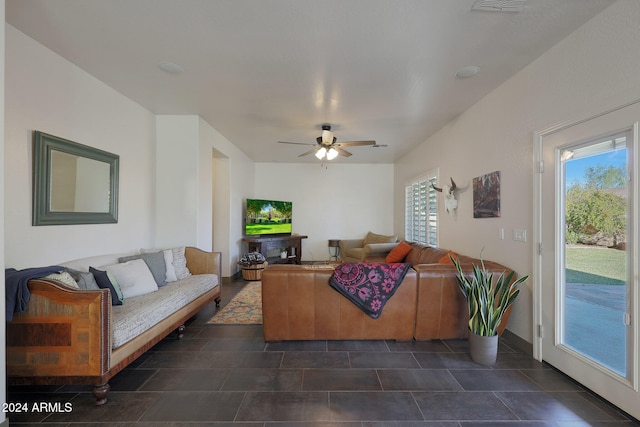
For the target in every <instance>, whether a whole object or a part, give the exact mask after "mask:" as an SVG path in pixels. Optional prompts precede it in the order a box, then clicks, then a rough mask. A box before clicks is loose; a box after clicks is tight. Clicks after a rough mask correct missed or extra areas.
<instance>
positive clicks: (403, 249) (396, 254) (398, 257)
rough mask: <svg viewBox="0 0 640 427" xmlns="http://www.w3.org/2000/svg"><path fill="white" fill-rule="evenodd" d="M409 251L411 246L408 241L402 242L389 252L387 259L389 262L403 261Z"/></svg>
mask: <svg viewBox="0 0 640 427" xmlns="http://www.w3.org/2000/svg"><path fill="white" fill-rule="evenodd" d="M409 252H411V246H410V245H409V244H408V243H407V242H400V243H399V244H398V245H397V246H396V247H395V248H393V249H392V250H391V252H389V254H388V255H387V258H386V259H385V261H386V262H387V263H388V264H392V263H394V262H402V261H403V260H404V257H406V256H407V254H408V253H409Z"/></svg>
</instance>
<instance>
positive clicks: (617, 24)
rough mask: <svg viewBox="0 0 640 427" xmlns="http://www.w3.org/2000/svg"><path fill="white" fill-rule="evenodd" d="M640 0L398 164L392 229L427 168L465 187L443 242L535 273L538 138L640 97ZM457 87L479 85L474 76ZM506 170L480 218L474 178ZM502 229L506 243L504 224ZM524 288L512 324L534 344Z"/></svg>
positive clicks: (604, 16) (607, 15)
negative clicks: (516, 234)
mask: <svg viewBox="0 0 640 427" xmlns="http://www.w3.org/2000/svg"><path fill="white" fill-rule="evenodd" d="M638 22H640V2H637V1H635V0H619V1H618V2H616V3H614V4H613V5H612V6H610V7H609V8H607V9H606V10H605V11H603V12H602V13H601V14H600V15H598V16H596V17H595V18H594V19H592V20H591V21H590V22H588V23H586V24H585V25H584V26H583V27H581V28H580V29H578V30H577V31H575V32H574V33H573V34H571V35H570V36H569V37H567V38H566V39H565V40H564V41H562V42H561V43H559V44H558V45H557V46H555V47H554V48H553V49H551V50H550V51H548V52H547V53H545V54H544V55H542V56H541V57H540V58H538V59H537V60H536V61H535V62H533V63H532V64H530V65H529V66H528V67H526V68H525V69H524V70H522V71H521V72H520V73H518V74H517V75H516V76H514V77H513V78H511V79H510V80H509V81H507V82H506V83H504V84H503V85H502V86H500V87H499V88H498V89H496V90H495V91H494V92H492V93H491V94H489V95H488V96H486V97H485V98H484V99H482V100H481V101H480V102H478V103H477V104H476V105H474V106H473V107H472V108H470V109H469V110H467V111H466V112H465V113H463V114H462V115H461V116H460V117H458V118H457V119H456V120H454V121H453V122H451V123H450V124H449V125H447V126H446V127H444V128H443V129H441V130H440V131H439V132H438V133H437V134H435V135H434V136H432V137H431V138H429V139H428V140H427V141H425V142H424V143H423V144H421V145H420V146H419V147H418V148H416V149H415V150H413V151H411V152H410V153H408V154H407V155H406V156H404V157H403V158H402V159H400V160H399V161H398V162H397V163H396V169H395V171H396V173H395V180H396V185H395V218H396V221H395V229H396V231H397V232H401V230H402V229H403V216H402V213H403V200H404V195H403V192H402V188H403V184H404V182H405V181H406V180H407V179H409V178H410V177H412V176H415V175H418V174H419V173H420V172H423V171H425V170H427V169H431V168H436V167H439V168H440V177H441V179H448V177H449V176H452V177H453V178H454V180H455V181H456V183H457V184H458V185H459V186H460V187H467V186H468V187H467V189H466V190H465V191H461V192H460V193H459V199H460V201H459V205H458V215H457V218H455V219H454V218H451V217H448V216H446V214H444V213H443V212H440V214H441V215H440V218H441V229H440V246H441V247H443V248H448V249H454V250H456V251H459V252H460V253H463V254H466V255H471V256H478V255H479V254H480V250H481V249H482V248H483V247H484V248H485V249H484V252H483V255H484V257H485V258H486V259H491V260H494V261H498V262H500V263H503V264H505V265H507V266H509V267H511V268H513V269H515V270H516V271H517V272H518V273H519V274H521V275H522V274H531V271H532V268H533V267H532V262H533V243H532V242H531V240H530V237H529V241H528V242H527V243H521V242H515V241H513V240H512V232H513V229H514V228H522V229H526V230H527V232H528V235H529V236H531V233H532V230H533V155H532V152H533V134H534V132H535V131H536V130H541V129H544V128H547V127H549V126H551V125H553V124H556V123H560V122H564V121H567V120H571V119H575V118H579V117H583V116H586V115H590V114H595V113H598V112H602V111H605V110H608V109H609V108H611V107H613V106H618V105H622V104H624V103H626V102H629V101H632V100H635V99H638V98H640V77H639V74H638V70H639V69H640V56H639V55H637V53H638V46H640V26H639V25H638ZM460 84H473V80H465V81H461V82H460ZM496 170H499V171H500V172H501V205H502V206H501V211H502V215H501V217H500V218H493V219H474V218H473V214H472V191H471V187H470V184H471V180H472V178H473V177H476V176H480V175H483V174H485V173H488V172H493V171H496ZM500 227H503V228H504V229H505V240H499V239H498V229H499V228H500ZM532 283H533V281H531V280H530V281H529V282H528V283H527V286H526V287H525V288H524V290H523V292H521V296H520V297H519V298H518V300H517V302H516V306H515V310H514V313H513V315H512V317H511V320H510V322H509V325H508V329H509V330H511V331H512V332H514V333H515V334H517V335H519V336H520V337H522V338H524V339H525V340H527V341H529V342H532V336H533V334H532V331H533V325H532V292H531V286H532Z"/></svg>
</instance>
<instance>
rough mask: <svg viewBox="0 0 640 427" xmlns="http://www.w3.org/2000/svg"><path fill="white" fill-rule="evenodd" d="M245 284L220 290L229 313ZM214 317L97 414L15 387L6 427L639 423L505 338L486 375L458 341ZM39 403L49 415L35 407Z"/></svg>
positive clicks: (122, 382) (130, 372) (134, 368)
mask: <svg viewBox="0 0 640 427" xmlns="http://www.w3.org/2000/svg"><path fill="white" fill-rule="evenodd" d="M244 284H245V282H243V281H242V280H240V281H233V282H230V283H225V284H224V286H223V295H222V297H223V305H224V304H226V302H228V301H229V299H230V298H231V297H232V296H233V295H235V293H236V292H237V291H238V290H239V289H240V288H241V287H242V286H244ZM215 311H216V309H215V308H214V307H208V308H206V309H204V310H203V311H202V312H201V313H200V314H199V315H198V316H197V317H196V318H194V319H193V320H192V322H191V323H190V324H189V325H188V327H187V333H186V335H185V337H184V338H183V339H182V340H176V339H175V338H174V337H169V338H167V339H166V340H164V341H162V342H161V343H159V344H158V345H157V346H155V347H154V348H153V349H151V350H150V351H148V352H147V353H146V354H144V355H143V356H142V357H141V358H140V359H138V360H137V361H136V362H134V363H133V364H132V365H131V366H130V367H128V368H127V369H125V370H124V371H123V372H121V373H120V374H118V375H117V376H116V377H115V378H113V380H112V381H111V388H112V391H111V393H110V394H109V401H108V402H107V404H106V405H104V406H102V407H96V406H95V405H94V401H93V398H92V396H91V393H90V387H70V386H67V387H9V390H8V401H9V402H17V403H21V404H26V405H27V408H28V411H27V412H26V413H9V414H7V415H8V418H9V421H10V424H11V425H21V426H32V425H33V426H42V425H45V424H46V425H47V426H52V427H62V426H79V425H90V426H120V427H125V426H142V425H146V426H167V427H169V426H170V427H201V426H217V427H223V426H236V427H238V426H247V427H248V426H250V427H284V426H289V427H293V426H296V427H297V426H300V427H343V426H344V427H347V426H348V427H385V426H394V427H417V426H430V427H440V426H447V427H449V426H451V427H453V426H464V427H472V426H501V427H512V426H518V427H533V426H535V427H547V426H559V427H560V426H566V427H578V426H600V427H604V426H635V425H640V423H637V422H636V421H634V420H630V419H629V418H628V417H626V416H625V415H624V414H623V413H621V412H620V411H618V410H617V409H616V408H614V407H612V406H611V405H609V404H607V403H606V402H604V401H602V400H601V399H599V398H597V397H595V396H594V395H592V394H591V393H589V392H588V391H586V390H584V389H583V388H581V387H580V386H579V385H577V384H576V383H574V382H573V381H571V380H570V379H568V378H566V377H565V376H564V375H562V374H560V373H558V372H557V371H555V370H553V369H551V368H550V367H548V366H546V365H543V364H541V363H538V362H537V361H535V360H533V359H532V358H531V357H530V356H529V355H527V354H525V353H522V352H520V351H518V350H517V349H516V347H515V346H514V345H513V343H509V340H508V339H505V338H504V337H503V339H501V343H500V353H499V355H498V361H497V363H496V364H495V365H494V366H492V367H484V366H481V365H477V364H475V363H473V362H472V361H471V360H470V359H469V357H468V355H467V343H466V341H458V340H451V341H430V342H393V341H313V342H280V343H269V344H266V343H265V342H264V341H263V339H262V329H261V327H260V326H232V325H215V326H214V325H207V324H206V322H207V320H208V319H209V318H210V317H211V316H212V315H213V314H214V313H215ZM510 344H511V345H510ZM34 403H35V404H37V405H40V404H41V403H44V404H45V405H46V406H49V408H43V410H42V411H38V410H34V407H33V404H34ZM56 403H59V406H58V407H57V408H56V407H55V404H56ZM36 408H38V406H36ZM51 409H54V411H53V412H51V411H50V410H51Z"/></svg>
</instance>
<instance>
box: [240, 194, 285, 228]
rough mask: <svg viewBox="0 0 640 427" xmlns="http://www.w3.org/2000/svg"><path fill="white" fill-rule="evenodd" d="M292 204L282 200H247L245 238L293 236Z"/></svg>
mask: <svg viewBox="0 0 640 427" xmlns="http://www.w3.org/2000/svg"><path fill="white" fill-rule="evenodd" d="M291 213H292V203H291V202H285V201H280V200H264V199H247V202H246V206H245V221H244V234H245V236H269V235H287V234H289V235H290V234H291V230H292V228H291Z"/></svg>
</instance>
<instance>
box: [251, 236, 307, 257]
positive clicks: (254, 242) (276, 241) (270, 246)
mask: <svg viewBox="0 0 640 427" xmlns="http://www.w3.org/2000/svg"><path fill="white" fill-rule="evenodd" d="M306 238H307V236H301V235H291V236H264V237H258V236H255V237H244V238H243V239H242V241H243V242H246V243H247V246H248V249H249V252H260V253H261V254H262V256H263V257H264V258H265V259H266V260H267V261H268V262H269V264H301V263H302V239H306ZM281 250H286V251H287V252H286V256H285V257H284V258H283V257H282V256H281V255H280V253H281ZM274 252H277V255H274Z"/></svg>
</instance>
